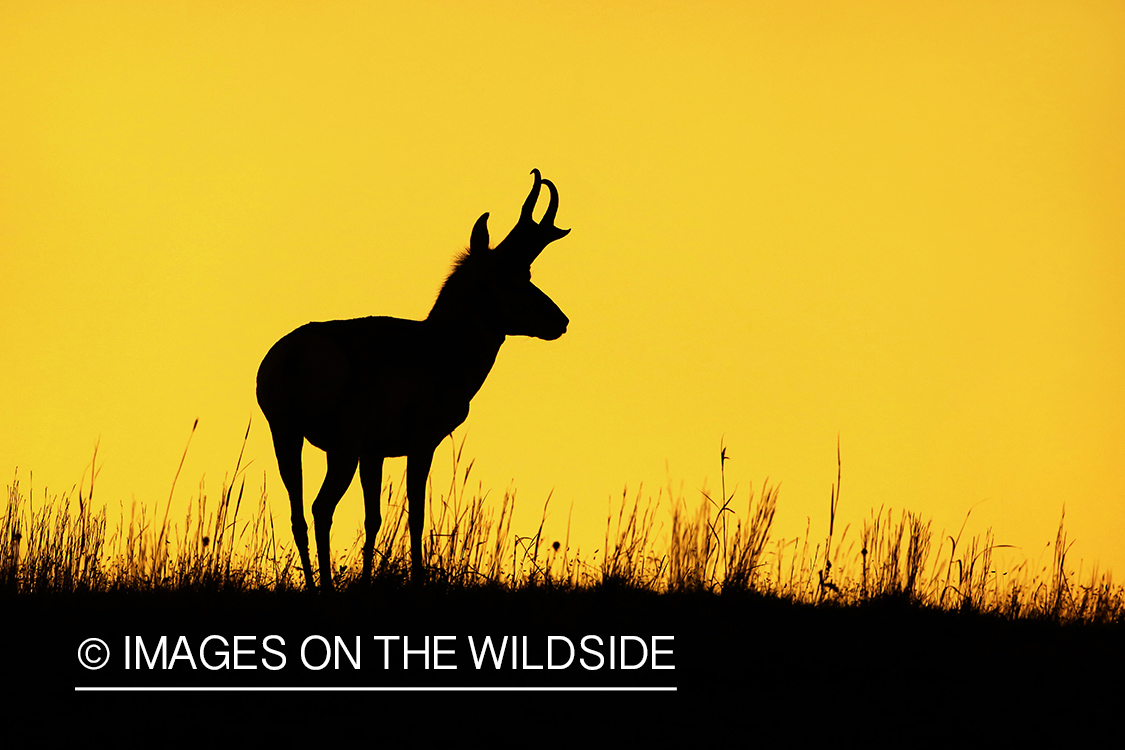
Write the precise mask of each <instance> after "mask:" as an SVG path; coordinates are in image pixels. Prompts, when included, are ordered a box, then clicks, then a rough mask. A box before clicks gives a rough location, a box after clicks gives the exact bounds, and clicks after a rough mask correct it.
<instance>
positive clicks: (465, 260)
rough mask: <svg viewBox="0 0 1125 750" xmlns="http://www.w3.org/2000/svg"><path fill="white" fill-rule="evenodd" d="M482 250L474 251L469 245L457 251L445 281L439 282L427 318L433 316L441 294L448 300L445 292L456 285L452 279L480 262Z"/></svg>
mask: <svg viewBox="0 0 1125 750" xmlns="http://www.w3.org/2000/svg"><path fill="white" fill-rule="evenodd" d="M484 252H487V251H484V250H476V251H474V250H473V249H472V248H471V247H467V248H465V249H464V250H462V251H461V252H459V253H457V255H456V257H454V258H453V265H452V266H451V267H450V269H449V273H448V274H446V276H445V281H443V282H442V283H441V288H440V289H439V290H438V293H437V298H436V299H434V304H433V307H431V308H430V313H429V315H428V316H427V318H432V317H433V315H434V311H435V310H437V309H438V307H439V306H440V305H441V304H442V302H443V300H442V297H443V295H444V296H445V302H448V301H449V298H450V294H449V293H447V292H452V288H451V285H452V286H455V285H456V284H455V281H454V280H455V279H456V278H457V277H458V275H460V274H462V273H467V272H469V271H471V270H472V268H473V266H474V265H475V264H476V263H479V262H480V256H481V254H482V253H484Z"/></svg>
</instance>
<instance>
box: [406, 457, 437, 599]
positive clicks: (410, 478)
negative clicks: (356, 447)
mask: <svg viewBox="0 0 1125 750" xmlns="http://www.w3.org/2000/svg"><path fill="white" fill-rule="evenodd" d="M433 460H434V451H433V449H428V450H420V451H418V452H416V453H410V454H409V455H407V457H406V500H407V503H409V507H410V510H409V514H410V579H411V581H413V582H416V583H417V582H421V580H422V529H423V528H425V525H426V479H427V478H429V476H430V464H431V463H433Z"/></svg>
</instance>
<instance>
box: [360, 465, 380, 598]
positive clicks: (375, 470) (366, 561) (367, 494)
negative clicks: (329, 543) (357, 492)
mask: <svg viewBox="0 0 1125 750" xmlns="http://www.w3.org/2000/svg"><path fill="white" fill-rule="evenodd" d="M359 482H360V484H361V485H362V486H363V531H364V538H363V581H364V583H366V582H367V581H370V580H371V564H372V560H371V558H372V557H373V556H374V554H375V538H376V537H377V536H378V535H379V527H380V526H381V525H382V523H383V516H382V515H381V514H380V513H379V500H380V496H381V495H382V493H383V457H382V456H371V455H368V456H364V457H363V458H361V459H360V460H359Z"/></svg>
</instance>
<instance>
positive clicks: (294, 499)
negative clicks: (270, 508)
mask: <svg viewBox="0 0 1125 750" xmlns="http://www.w3.org/2000/svg"><path fill="white" fill-rule="evenodd" d="M272 427H273V426H272V425H271V428H272ZM271 431H272V433H273V450H274V452H275V453H276V454H277V468H278V471H280V472H281V483H282V484H284V485H285V491H286V492H288V493H289V519H290V522H291V523H292V525H293V541H294V543H296V545H297V552H299V553H300V555H301V569H302V570H303V571H304V574H305V586H306V587H307V588H308V589H309V590H310V591H311V590H313V589H314V588H316V584H315V583H313V574H312V564H311V563H310V561H309V526H308V524H307V523H305V501H304V488H303V486H302V478H301V449H302V448H303V447H304V444H305V438H304V436H302V435H301V433H299V432H287V431H285V430H283V429H272V430H271Z"/></svg>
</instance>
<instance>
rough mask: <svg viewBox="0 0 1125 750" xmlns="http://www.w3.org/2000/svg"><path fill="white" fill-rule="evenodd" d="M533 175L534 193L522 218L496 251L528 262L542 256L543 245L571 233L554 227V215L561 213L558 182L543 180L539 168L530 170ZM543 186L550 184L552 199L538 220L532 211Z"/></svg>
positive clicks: (523, 210) (526, 205) (548, 187)
mask: <svg viewBox="0 0 1125 750" xmlns="http://www.w3.org/2000/svg"><path fill="white" fill-rule="evenodd" d="M531 174H532V176H533V177H535V184H533V185H532V186H531V192H530V193H528V194H527V199H526V200H524V202H523V208H522V209H521V210H520V218H519V221H517V222H516V225H515V227H513V228H512V231H511V232H509V233H508V236H507V237H505V238H504V241H503V242H501V243H500V244H499V245H497V246H496V249H497V250H499V251H501V252H503V253H504V254H506V255H508V256H509V257H511V258H513V259H516V260H518V261H519V262H523V263H527V264H529V265H530V264H531V262H532V261H534V260H535V259H536V258H537V257H539V253H541V252H543V248H545V247H547V245H549V244H551V243H552V242H554V241H555V240H557V239H560V238H562V237H565V236H566V235H567V233H569V232H570V230H569V229H559V228H558V227H556V226H555V216H556V215H557V214H558V212H559V191H558V190H557V189H556V188H555V184H554V183H553V182H551V181H550V180H546V179H543V175H542V173H540V171H539V170H538V169H533V170H531ZM543 185H546V186H547V190H548V191H549V192H550V195H551V199H550V201H549V202H548V204H547V211H546V213H544V214H543V219H542V221H539V222H536V221H535V219H534V218H533V216H532V211H534V210H535V204H536V202H538V200H539V190H540V188H541V187H542V186H543Z"/></svg>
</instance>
